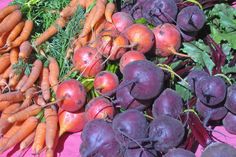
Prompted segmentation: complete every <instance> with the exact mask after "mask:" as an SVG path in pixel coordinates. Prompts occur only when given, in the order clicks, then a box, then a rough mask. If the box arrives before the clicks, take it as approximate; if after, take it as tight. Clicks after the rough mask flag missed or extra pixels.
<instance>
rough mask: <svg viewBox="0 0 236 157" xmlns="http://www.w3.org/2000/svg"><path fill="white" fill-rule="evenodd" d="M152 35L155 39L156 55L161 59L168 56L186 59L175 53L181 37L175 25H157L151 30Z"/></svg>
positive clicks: (183, 55)
mask: <svg viewBox="0 0 236 157" xmlns="http://www.w3.org/2000/svg"><path fill="white" fill-rule="evenodd" d="M153 33H154V35H155V39H156V41H155V44H156V55H159V56H162V57H167V56H170V55H179V56H182V57H188V56H187V55H185V54H181V53H178V52H177V51H178V49H179V48H180V45H181V35H180V32H179V31H178V29H177V28H176V26H175V25H172V24H169V23H165V24H162V25H158V26H157V27H155V28H154V29H153Z"/></svg>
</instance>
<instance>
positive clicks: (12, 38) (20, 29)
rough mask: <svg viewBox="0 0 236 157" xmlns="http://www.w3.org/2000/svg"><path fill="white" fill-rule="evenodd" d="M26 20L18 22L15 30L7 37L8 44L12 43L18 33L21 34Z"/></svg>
mask: <svg viewBox="0 0 236 157" xmlns="http://www.w3.org/2000/svg"><path fill="white" fill-rule="evenodd" d="M24 25H25V22H24V21H21V22H20V23H18V24H17V25H16V26H15V27H14V28H13V30H12V31H11V32H10V34H9V36H8V37H7V41H6V45H10V43H11V42H12V41H13V40H15V39H16V38H17V37H18V35H20V33H21V31H22V29H23V28H24Z"/></svg>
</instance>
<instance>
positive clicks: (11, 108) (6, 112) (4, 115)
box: [1, 103, 20, 119]
mask: <svg viewBox="0 0 236 157" xmlns="http://www.w3.org/2000/svg"><path fill="white" fill-rule="evenodd" d="M19 109H20V104H19V103H14V104H11V105H10V106H8V107H7V108H5V109H4V110H3V112H2V114H1V119H7V118H8V117H10V116H11V115H12V114H14V113H16V112H18V111H19Z"/></svg>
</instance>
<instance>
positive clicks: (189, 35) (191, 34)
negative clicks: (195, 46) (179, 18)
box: [180, 31, 197, 42]
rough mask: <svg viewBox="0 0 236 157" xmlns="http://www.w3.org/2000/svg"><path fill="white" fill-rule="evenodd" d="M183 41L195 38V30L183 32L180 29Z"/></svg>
mask: <svg viewBox="0 0 236 157" xmlns="http://www.w3.org/2000/svg"><path fill="white" fill-rule="evenodd" d="M180 34H181V36H182V38H183V41H185V42H190V41H193V40H195V39H196V36H197V32H184V31H180Z"/></svg>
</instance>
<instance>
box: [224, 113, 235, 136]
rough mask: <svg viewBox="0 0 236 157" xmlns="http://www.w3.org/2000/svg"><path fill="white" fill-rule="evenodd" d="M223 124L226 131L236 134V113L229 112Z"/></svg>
mask: <svg viewBox="0 0 236 157" xmlns="http://www.w3.org/2000/svg"><path fill="white" fill-rule="evenodd" d="M223 126H224V128H225V130H226V131H228V132H229V133H231V134H234V135H236V115H234V114H232V113H230V112H229V113H228V114H227V115H226V116H225V118H224V119H223Z"/></svg>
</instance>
